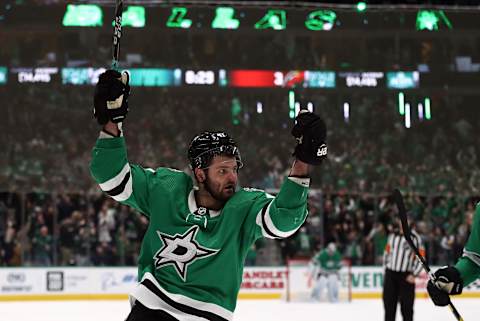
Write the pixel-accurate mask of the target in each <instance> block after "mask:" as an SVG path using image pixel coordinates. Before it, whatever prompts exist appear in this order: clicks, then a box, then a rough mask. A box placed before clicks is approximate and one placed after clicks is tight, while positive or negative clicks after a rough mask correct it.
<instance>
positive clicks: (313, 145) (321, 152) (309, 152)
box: [292, 110, 327, 165]
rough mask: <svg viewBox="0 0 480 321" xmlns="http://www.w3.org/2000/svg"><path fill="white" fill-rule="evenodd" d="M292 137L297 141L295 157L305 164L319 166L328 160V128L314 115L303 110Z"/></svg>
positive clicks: (297, 119) (298, 117) (299, 114)
mask: <svg viewBox="0 0 480 321" xmlns="http://www.w3.org/2000/svg"><path fill="white" fill-rule="evenodd" d="M295 120H296V121H297V123H296V124H295V126H293V128H292V135H293V137H295V139H296V140H297V146H296V147H295V151H294V152H293V156H295V157H296V158H297V159H299V160H301V161H302V162H304V163H307V164H310V165H319V164H320V163H321V162H322V160H324V159H325V158H327V144H326V138H327V127H326V125H325V122H324V121H323V120H322V119H321V118H320V117H319V116H318V115H315V114H314V113H311V112H309V111H307V110H301V111H300V112H299V113H298V116H297V118H295Z"/></svg>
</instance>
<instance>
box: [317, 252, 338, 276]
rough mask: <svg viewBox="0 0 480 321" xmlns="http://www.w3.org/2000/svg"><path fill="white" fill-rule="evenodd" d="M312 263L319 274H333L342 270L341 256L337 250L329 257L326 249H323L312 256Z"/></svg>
mask: <svg viewBox="0 0 480 321" xmlns="http://www.w3.org/2000/svg"><path fill="white" fill-rule="evenodd" d="M313 262H314V264H315V265H317V266H318V267H319V268H320V272H321V273H322V272H326V273H334V272H338V271H339V270H340V269H341V268H342V256H341V255H340V252H338V251H337V250H335V252H333V253H332V255H330V254H329V253H328V250H327V249H323V250H321V251H320V253H318V254H317V255H315V256H314V258H313Z"/></svg>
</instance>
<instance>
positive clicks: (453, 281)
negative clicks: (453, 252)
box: [427, 203, 480, 306]
mask: <svg viewBox="0 0 480 321" xmlns="http://www.w3.org/2000/svg"><path fill="white" fill-rule="evenodd" d="M435 276H436V277H437V282H436V283H435V284H434V283H433V282H432V281H428V284H427V290H428V294H429V295H430V298H431V299H432V301H433V303H435V305H438V306H446V305H448V303H449V302H450V298H449V295H456V294H461V293H462V290H463V287H465V286H467V285H469V284H470V283H472V282H473V281H475V280H476V279H478V278H479V277H480V203H478V204H477V207H476V209H475V214H474V217H473V222H472V231H471V233H470V236H469V237H468V240H467V244H466V245H465V248H464V250H463V256H462V257H461V258H460V259H459V260H458V261H457V264H455V265H454V266H448V267H444V268H441V269H438V270H437V271H436V272H435Z"/></svg>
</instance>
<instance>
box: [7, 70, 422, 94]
mask: <svg viewBox="0 0 480 321" xmlns="http://www.w3.org/2000/svg"><path fill="white" fill-rule="evenodd" d="M104 71H105V68H103V67H101V68H98V67H65V68H60V67H35V68H34V67H20V68H10V69H9V68H7V67H2V66H0V85H5V84H7V81H8V83H9V84H28V83H61V84H63V85H95V84H96V83H97V81H98V76H99V75H100V74H101V73H102V72H104ZM128 71H129V72H130V75H131V77H130V85H131V86H134V87H135V86H136V87H180V86H197V87H202V86H203V87H207V86H214V87H233V88H312V89H315V88H317V89H335V88H387V89H410V88H419V86H420V73H419V72H418V71H392V72H381V71H368V72H335V71H329V70H264V69H231V70H227V69H181V68H173V69H172V68H130V69H128Z"/></svg>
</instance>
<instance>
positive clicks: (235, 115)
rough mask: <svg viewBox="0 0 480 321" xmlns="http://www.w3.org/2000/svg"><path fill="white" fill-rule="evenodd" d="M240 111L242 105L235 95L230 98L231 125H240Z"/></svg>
mask: <svg viewBox="0 0 480 321" xmlns="http://www.w3.org/2000/svg"><path fill="white" fill-rule="evenodd" d="M241 112H242V105H241V104H240V100H239V99H238V98H237V97H235V98H233V99H232V107H231V113H232V124H233V125H235V126H236V125H240V113H241Z"/></svg>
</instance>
